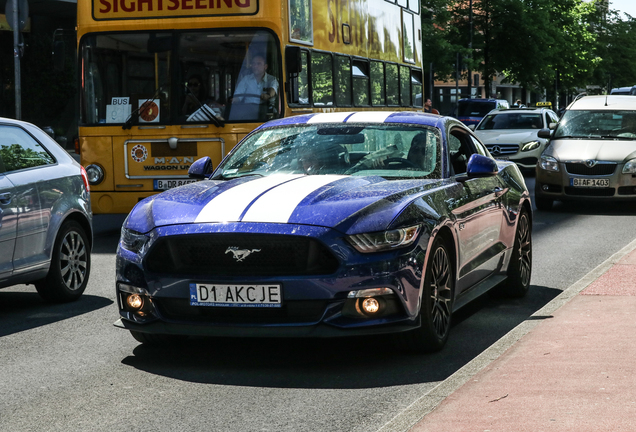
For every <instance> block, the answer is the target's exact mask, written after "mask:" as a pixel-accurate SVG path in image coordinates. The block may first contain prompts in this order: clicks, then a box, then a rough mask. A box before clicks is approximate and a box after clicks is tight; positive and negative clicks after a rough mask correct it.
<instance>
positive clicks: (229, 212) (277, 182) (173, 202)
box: [125, 175, 441, 233]
mask: <svg viewBox="0 0 636 432" xmlns="http://www.w3.org/2000/svg"><path fill="white" fill-rule="evenodd" d="M440 184H441V180H421V179H418V180H386V179H384V178H383V177H379V176H371V177H352V176H340V175H315V176H307V175H271V176H268V177H257V176H250V177H243V178H238V179H233V180H227V181H201V182H197V183H192V184H189V185H186V186H183V187H180V188H176V189H172V190H169V191H166V192H164V193H162V194H159V195H155V196H152V197H150V198H147V199H146V200H144V201H142V202H140V203H139V204H137V206H135V208H134V209H133V210H132V211H131V213H130V215H129V216H128V218H127V220H126V225H125V226H126V228H128V229H132V230H134V231H137V232H141V233H147V232H149V231H151V230H152V229H153V228H155V227H159V226H166V225H175V224H191V223H192V224H193V223H227V222H249V223H285V224H302V225H314V226H322V227H329V228H335V229H337V230H339V231H342V232H347V233H357V232H373V231H382V230H384V229H387V228H388V227H389V226H390V224H391V222H392V221H394V220H395V219H396V217H397V216H398V215H399V214H400V213H401V212H402V211H403V210H404V208H405V207H407V206H408V205H409V204H410V203H411V202H413V201H414V200H416V199H417V198H419V197H421V196H422V195H424V194H425V193H427V192H428V191H430V190H431V189H432V188H435V187H436V186H439V185H440Z"/></svg>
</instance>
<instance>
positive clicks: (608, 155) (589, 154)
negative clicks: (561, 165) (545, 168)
mask: <svg viewBox="0 0 636 432" xmlns="http://www.w3.org/2000/svg"><path fill="white" fill-rule="evenodd" d="M546 154H548V155H550V156H553V157H555V158H556V159H558V160H560V161H584V160H588V159H594V160H598V161H614V162H618V163H621V162H624V161H628V160H630V159H633V158H636V141H627V140H611V139H607V140H585V139H559V140H552V142H551V143H550V146H549V147H548V149H547V151H546Z"/></svg>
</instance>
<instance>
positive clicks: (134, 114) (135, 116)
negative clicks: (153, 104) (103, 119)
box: [121, 86, 163, 130]
mask: <svg viewBox="0 0 636 432" xmlns="http://www.w3.org/2000/svg"><path fill="white" fill-rule="evenodd" d="M161 90H163V86H159V87H158V88H157V90H155V93H154V94H153V95H152V96H151V97H150V98H149V99H146V100H145V101H143V103H140V104H139V107H137V108H136V109H135V110H134V111H133V112H131V113H130V117H128V119H127V120H126V122H125V123H124V125H123V126H122V127H121V128H122V129H123V130H126V129H130V128H132V125H133V123H135V124H137V123H139V113H140V112H141V109H142V108H143V107H144V106H145V105H146V103H147V102H150V101H152V100H155V99H157V96H159V92H161Z"/></svg>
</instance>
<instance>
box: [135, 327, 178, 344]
mask: <svg viewBox="0 0 636 432" xmlns="http://www.w3.org/2000/svg"><path fill="white" fill-rule="evenodd" d="M129 331H130V334H131V335H132V337H134V338H135V340H136V341H137V342H141V343H142V344H144V345H164V344H173V343H176V342H180V341H183V340H185V339H187V336H181V335H167V334H154V333H142V332H138V331H134V330H129Z"/></svg>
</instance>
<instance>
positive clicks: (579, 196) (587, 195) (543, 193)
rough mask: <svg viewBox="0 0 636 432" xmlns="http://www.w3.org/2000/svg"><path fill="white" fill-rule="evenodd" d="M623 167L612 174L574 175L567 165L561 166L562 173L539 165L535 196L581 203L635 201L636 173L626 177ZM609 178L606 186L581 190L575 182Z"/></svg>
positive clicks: (619, 166) (560, 164)
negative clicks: (589, 201)
mask: <svg viewBox="0 0 636 432" xmlns="http://www.w3.org/2000/svg"><path fill="white" fill-rule="evenodd" d="M622 169H623V165H622V164H617V166H616V169H615V171H614V173H612V174H610V175H579V174H571V173H569V172H568V171H567V170H566V167H565V164H564V163H562V162H560V163H559V171H547V170H544V169H543V168H541V166H540V165H539V164H537V168H536V183H535V197H537V198H543V199H552V200H558V201H578V200H586V201H587V200H612V201H634V200H636V174H623V173H622V172H621V171H622ZM575 178H577V179H607V180H608V182H609V185H608V186H607V187H578V186H574V185H573V179H575Z"/></svg>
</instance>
